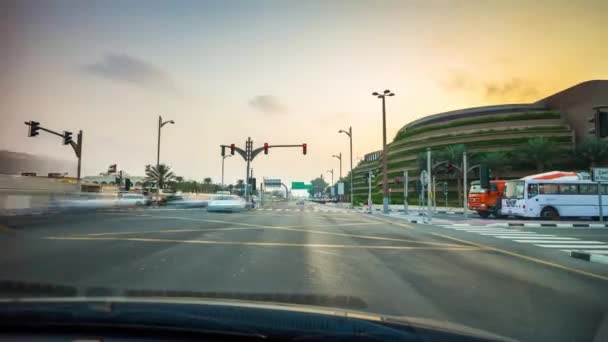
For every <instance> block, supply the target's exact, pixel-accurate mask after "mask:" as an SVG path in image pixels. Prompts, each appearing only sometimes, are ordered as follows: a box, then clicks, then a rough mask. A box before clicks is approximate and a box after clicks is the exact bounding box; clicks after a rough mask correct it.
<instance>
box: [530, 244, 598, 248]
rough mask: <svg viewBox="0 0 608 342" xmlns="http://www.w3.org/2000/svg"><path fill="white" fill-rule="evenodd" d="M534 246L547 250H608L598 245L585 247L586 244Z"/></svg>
mask: <svg viewBox="0 0 608 342" xmlns="http://www.w3.org/2000/svg"><path fill="white" fill-rule="evenodd" d="M534 246H539V247H545V248H569V249H572V248H574V249H587V248H606V249H608V245H602V246H598V245H584V244H580V245H579V244H574V243H573V244H571V245H545V244H543V245H534Z"/></svg>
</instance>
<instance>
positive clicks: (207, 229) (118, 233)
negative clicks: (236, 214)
mask: <svg viewBox="0 0 608 342" xmlns="http://www.w3.org/2000/svg"><path fill="white" fill-rule="evenodd" d="M256 229H264V228H258V227H251V228H244V227H243V228H237V227H227V228H189V229H164V230H140V231H130V232H110V233H92V234H74V235H75V236H106V235H129V234H150V233H186V232H205V231H223V230H228V231H230V230H256Z"/></svg>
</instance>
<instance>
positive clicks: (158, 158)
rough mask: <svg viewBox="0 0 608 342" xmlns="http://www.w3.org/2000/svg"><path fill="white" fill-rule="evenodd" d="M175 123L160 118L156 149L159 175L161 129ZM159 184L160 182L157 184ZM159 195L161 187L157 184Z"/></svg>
mask: <svg viewBox="0 0 608 342" xmlns="http://www.w3.org/2000/svg"><path fill="white" fill-rule="evenodd" d="M174 123H175V121H173V120H167V121H163V117H162V116H160V115H159V116H158V148H157V149H156V172H157V173H158V172H159V170H158V168H159V165H160V129H161V128H163V126H164V125H166V124H172V125H173V124H174ZM156 183H158V181H157V182H156ZM157 188H158V190H157V193H158V194H160V186H158V184H157Z"/></svg>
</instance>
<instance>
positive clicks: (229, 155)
mask: <svg viewBox="0 0 608 342" xmlns="http://www.w3.org/2000/svg"><path fill="white" fill-rule="evenodd" d="M229 157H232V154H227V155H225V156H222V189H223V188H224V160H225V159H226V158H229Z"/></svg>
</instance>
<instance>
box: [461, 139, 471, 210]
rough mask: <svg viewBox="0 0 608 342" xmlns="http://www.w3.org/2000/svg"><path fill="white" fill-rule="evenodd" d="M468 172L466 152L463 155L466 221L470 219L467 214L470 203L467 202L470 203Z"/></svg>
mask: <svg viewBox="0 0 608 342" xmlns="http://www.w3.org/2000/svg"><path fill="white" fill-rule="evenodd" d="M467 171H468V169H467V151H464V152H463V153H462V173H463V178H464V191H463V193H464V200H463V201H462V202H463V203H464V208H463V210H464V218H465V219H466V218H469V214H468V213H467V207H468V203H467V201H468V198H467V197H468V196H467V190H468V189H467V188H468V185H467Z"/></svg>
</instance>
